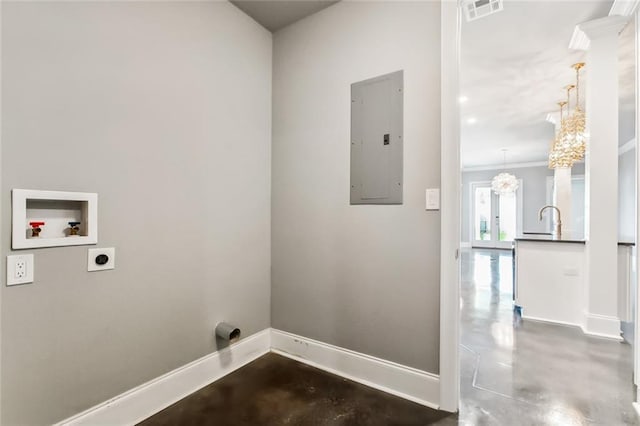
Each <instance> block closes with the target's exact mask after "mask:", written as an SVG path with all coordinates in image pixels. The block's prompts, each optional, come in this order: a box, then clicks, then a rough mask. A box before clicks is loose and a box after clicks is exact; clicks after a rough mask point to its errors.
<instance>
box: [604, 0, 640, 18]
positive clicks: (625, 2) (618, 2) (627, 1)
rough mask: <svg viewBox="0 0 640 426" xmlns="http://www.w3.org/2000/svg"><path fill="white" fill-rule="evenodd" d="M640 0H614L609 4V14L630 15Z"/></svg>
mask: <svg viewBox="0 0 640 426" xmlns="http://www.w3.org/2000/svg"><path fill="white" fill-rule="evenodd" d="M639 4H640V0H615V1H614V2H613V5H611V10H610V11H609V16H613V15H618V16H631V15H633V14H634V13H635V11H636V9H637V8H638V5H639Z"/></svg>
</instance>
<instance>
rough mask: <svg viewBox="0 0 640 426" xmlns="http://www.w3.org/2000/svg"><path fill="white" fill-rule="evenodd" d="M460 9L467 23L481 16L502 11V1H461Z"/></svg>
mask: <svg viewBox="0 0 640 426" xmlns="http://www.w3.org/2000/svg"><path fill="white" fill-rule="evenodd" d="M462 7H463V8H464V13H465V14H466V15H467V21H475V20H476V19H478V18H482V17H483V16H487V15H491V14H492V13H496V12H500V11H501V10H502V0H463V1H462Z"/></svg>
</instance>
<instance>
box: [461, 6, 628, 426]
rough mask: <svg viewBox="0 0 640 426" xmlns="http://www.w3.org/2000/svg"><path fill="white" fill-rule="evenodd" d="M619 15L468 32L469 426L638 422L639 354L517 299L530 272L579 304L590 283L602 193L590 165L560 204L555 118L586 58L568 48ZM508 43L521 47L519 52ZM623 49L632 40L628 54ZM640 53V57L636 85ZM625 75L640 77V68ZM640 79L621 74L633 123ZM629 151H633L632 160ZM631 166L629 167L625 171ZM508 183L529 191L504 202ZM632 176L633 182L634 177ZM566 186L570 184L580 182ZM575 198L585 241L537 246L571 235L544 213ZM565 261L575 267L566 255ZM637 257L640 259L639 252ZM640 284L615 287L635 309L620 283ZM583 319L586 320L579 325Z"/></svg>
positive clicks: (525, 11) (465, 260)
mask: <svg viewBox="0 0 640 426" xmlns="http://www.w3.org/2000/svg"><path fill="white" fill-rule="evenodd" d="M612 3H613V2H579V3H575V2H573V3H566V4H563V3H558V2H552V1H522V2H509V3H505V5H504V10H502V11H500V12H499V13H496V14H493V15H490V16H486V17H483V18H481V19H476V20H473V21H462V22H461V41H460V49H461V51H460V93H459V95H460V96H459V99H458V101H459V104H458V106H457V110H458V112H459V117H458V120H459V124H460V145H461V146H460V163H461V169H462V172H461V176H460V180H461V182H460V183H461V184H462V196H461V199H460V204H461V224H460V225H461V243H460V246H461V247H462V251H461V257H460V259H461V260H460V264H461V277H460V296H461V297H460V299H461V300H460V317H459V321H460V326H459V335H460V339H459V340H460V341H459V343H460V345H459V359H460V364H459V372H460V383H459V385H460V396H461V399H460V405H459V407H460V418H461V419H462V420H465V421H466V420H468V421H470V422H471V423H474V424H477V423H483V422H488V423H494V424H515V423H521V422H523V421H524V422H525V423H527V422H531V423H533V424H548V423H551V424H576V423H577V424H583V423H590V422H591V423H602V424H636V423H637V422H638V419H637V418H636V413H635V411H634V408H633V405H632V403H633V401H634V390H635V383H634V348H633V346H632V345H631V344H630V343H629V342H621V341H618V340H621V339H606V338H601V337H594V336H592V335H588V333H585V332H584V330H583V328H582V327H581V326H579V325H576V324H575V323H573V322H572V323H570V324H567V323H562V321H555V320H553V318H551V319H549V318H533V315H529V316H527V315H526V311H527V307H526V306H525V307H523V308H522V309H520V306H517V304H516V300H518V294H519V288H518V286H519V283H520V284H522V282H523V281H520V280H519V279H518V277H519V275H518V274H519V273H520V274H522V271H524V270H526V271H529V272H527V273H528V274H529V277H528V278H530V280H529V281H531V282H535V281H536V278H535V277H536V274H537V272H538V271H541V272H542V273H541V274H540V277H543V278H541V279H543V280H546V277H547V275H550V276H553V277H554V279H557V280H558V281H557V284H558V286H557V287H556V288H557V289H560V288H563V287H562V285H563V284H562V283H563V282H564V281H563V280H566V282H567V283H568V284H567V288H568V287H570V286H574V288H577V289H578V292H579V293H581V292H582V291H583V290H584V289H583V288H582V287H581V286H583V285H584V283H585V282H586V281H585V280H584V274H586V273H588V270H587V265H585V263H584V261H583V260H582V259H583V257H584V256H583V253H584V247H585V242H584V229H585V225H584V223H585V217H586V216H588V213H587V210H588V207H589V206H588V205H587V203H588V201H587V202H585V199H586V200H588V197H587V196H585V194H586V193H588V189H589V187H588V185H589V179H588V178H587V179H585V165H584V163H579V164H576V165H575V166H574V169H573V170H572V171H571V172H569V173H568V179H567V180H566V181H565V182H568V185H569V186H570V189H569V190H568V191H567V190H564V189H563V191H560V190H558V189H557V187H556V182H560V180H557V181H556V179H559V178H558V176H557V175H556V173H555V170H554V169H550V168H549V167H548V153H549V145H550V143H551V142H552V141H553V140H554V138H555V137H556V127H555V124H554V120H555V123H558V122H559V117H558V115H559V114H556V116H554V110H555V104H556V102H557V101H559V100H560V101H561V100H562V96H563V88H564V87H565V86H566V85H567V82H569V83H571V82H572V81H573V80H572V77H573V76H572V74H571V73H572V69H571V65H572V64H574V63H577V62H582V61H584V60H585V57H586V53H585V51H578V50H570V49H569V48H568V44H569V41H570V39H571V36H572V34H573V31H574V28H575V27H576V25H577V24H580V23H583V22H588V21H592V20H595V19H599V18H605V17H607V16H608V15H609V13H610V9H611V7H612ZM550 16H554V24H553V25H549V17H550ZM634 19H635V18H634ZM632 23H633V24H632V26H631V27H627V29H626V31H631V32H632V33H633V34H634V35H635V34H636V28H635V21H632ZM629 28H631V29H629ZM504 34H518V35H519V36H518V38H517V39H510V38H509V37H504ZM627 40H628V39H627ZM624 42H625V38H624V35H621V36H620V43H621V46H620V50H621V51H622V50H623V49H624V47H623V46H622V43H624ZM635 52H636V50H635V48H634V50H633V55H634V56H633V58H634V61H633V64H632V65H633V70H632V71H631V73H632V75H633V76H635V75H636V67H635V57H636V55H635ZM622 62H624V64H626V65H627V66H629V65H630V62H629V61H628V60H627V61H622ZM588 66H589V65H587V67H588ZM587 72H588V71H587ZM628 72H630V71H629V69H625V70H622V71H621V73H620V80H621V116H622V115H624V114H626V113H625V112H624V111H623V110H624V108H623V107H622V105H623V104H624V105H630V102H629V99H633V101H634V102H635V99H636V96H635V85H633V87H632V90H631V94H629V93H623V92H624V90H623V87H626V89H627V90H628V88H629V87H628V86H624V84H623V80H624V75H625V73H628ZM583 90H584V89H583ZM586 90H588V88H587V89H586ZM631 115H632V116H633V118H634V120H633V123H632V126H633V130H632V131H631V133H633V134H634V135H635V134H636V133H635V117H636V115H637V111H636V110H635V109H634V110H633V111H632V113H631ZM628 124H629V123H620V129H621V130H620V134H621V137H623V136H622V135H623V134H627V135H628V134H629V130H628V128H627V127H625V126H628ZM624 142H625V141H621V142H620V146H621V147H622V145H623V144H624ZM504 149H509V152H510V158H512V159H513V162H512V163H511V164H507V165H506V166H505V165H504V164H501V162H500V153H501V151H502V150H504ZM634 149H635V148H634ZM621 152H622V151H621ZM634 156H635V152H634ZM622 163H623V161H622V160H620V163H619V164H622ZM503 170H506V171H507V172H509V173H511V174H513V175H514V176H515V177H516V178H517V179H518V180H519V183H520V185H519V189H518V190H517V191H516V192H515V194H513V195H511V196H505V195H499V194H496V193H495V192H493V191H492V189H491V184H490V180H491V177H492V176H494V175H495V174H497V173H499V172H500V171H503ZM619 173H620V174H621V175H622V174H623V171H622V170H620V171H619ZM624 173H628V170H627V171H626V172H624ZM633 173H635V164H634V169H633ZM572 175H573V176H572ZM563 176H564V177H565V178H566V177H567V174H566V173H565V174H564V175H563ZM635 176H637V175H635ZM558 185H559V184H558ZM627 186H629V185H627ZM636 186H637V182H635V181H634V185H633V188H632V190H633V196H632V197H633V200H634V202H633V203H628V202H627V204H629V205H633V206H634V208H635V206H636V204H637V200H636V197H635V191H636ZM621 187H622V184H621ZM585 188H586V190H585ZM567 193H568V194H569V199H568V201H567V200H566V199H565V200H564V202H566V203H567V205H568V206H569V207H567V210H566V211H565V213H566V217H564V216H563V218H565V220H566V222H567V223H568V224H569V223H570V224H571V225H570V226H571V231H572V232H571V235H572V238H573V240H572V241H569V242H568V243H569V244H567V245H564V243H565V242H560V241H554V242H552V241H547V242H541V243H540V244H541V245H538V246H535V244H538V243H537V241H539V240H540V239H543V240H544V239H545V238H548V239H549V240H552V239H553V236H552V235H551V231H552V229H554V225H555V224H554V222H556V221H560V211H557V213H554V215H553V216H552V215H550V214H549V213H546V215H545V216H544V217H543V218H542V219H541V218H540V215H539V212H540V210H541V209H542V208H543V207H545V206H546V205H554V204H556V203H557V202H558V200H559V199H560V195H562V196H564V194H567ZM630 193H631V192H630ZM559 194H560V195H559ZM572 194H573V195H572ZM626 197H627V199H628V198H629V195H628V194H627V195H626ZM620 199H621V200H623V199H624V197H622V196H621V197H620ZM611 207H612V208H615V206H611ZM619 208H620V209H621V210H623V207H619ZM624 214H626V215H627V216H629V217H632V219H633V222H634V224H635V218H636V217H637V215H636V213H635V210H634V211H633V213H632V214H630V213H628V212H627V213H624ZM621 215H623V214H622V213H621ZM549 216H552V217H549ZM622 220H623V219H622V216H621V221H622ZM625 220H626V219H625ZM574 231H575V232H574ZM621 235H623V233H622V231H621ZM627 235H632V238H630V240H632V241H629V242H630V243H632V244H633V243H635V236H636V233H635V230H634V231H633V232H632V233H627ZM621 238H622V239H624V238H623V237H621ZM556 240H557V238H556ZM626 240H629V238H627V239H626ZM520 241H527V243H528V244H532V245H531V246H529V247H530V248H531V250H532V251H531V252H529V253H532V252H535V253H536V256H538V257H537V259H538V262H537V263H536V264H535V265H533V266H532V264H529V265H528V266H527V267H526V268H524V267H522V268H519V266H518V265H520V266H522V265H521V262H524V261H529V260H528V259H532V257H526V256H524V254H525V252H524V249H523V251H522V252H519V249H518V248H516V247H519V246H518V245H519V244H520ZM570 244H572V245H570ZM504 249H511V250H504ZM565 251H566V252H570V253H569V254H567V255H565V254H564V252H565ZM632 251H633V252H634V253H635V249H633V250H632ZM545 256H548V261H545V260H544V259H545ZM519 262H520V263H519ZM554 262H555V263H554ZM636 262H637V261H636V260H630V261H628V262H627V263H626V264H625V262H620V265H623V264H624V265H626V266H624V265H623V266H622V267H623V268H624V267H627V268H629V265H632V264H635V263H636ZM553 265H555V266H553ZM552 266H553V267H556V268H557V271H556V272H557V274H556V273H555V272H554V271H550V268H552ZM518 269H519V270H518ZM631 269H633V268H631ZM627 272H628V274H629V275H627V276H626V277H627V287H626V289H625V288H624V287H623V286H622V285H621V284H619V283H612V285H613V286H617V288H618V290H617V291H618V292H619V294H622V293H624V291H627V292H628V294H629V295H635V294H637V292H636V291H635V281H636V280H637V278H635V276H633V272H632V271H631V270H629V271H623V272H622V273H619V276H622V275H624V274H625V273H627ZM545 274H547V275H545ZM614 281H615V280H614ZM547 282H548V281H547ZM554 283H555V282H554ZM541 287H543V286H541ZM548 288H551V290H552V292H551V293H549V294H542V293H541V294H540V295H539V296H540V297H539V299H540V300H542V302H543V305H544V299H545V298H547V300H548V301H549V302H551V300H552V299H553V298H554V294H555V296H556V297H555V299H556V300H557V299H562V297H564V296H565V295H566V294H569V293H566V294H564V295H561V294H560V293H559V292H556V293H554V292H553V291H554V290H553V289H554V286H548ZM621 289H624V291H622V290H621ZM534 290H535V289H534ZM584 291H586V290H584ZM534 293H535V292H534ZM531 294H532V293H531V292H529V293H528V296H531ZM581 294H582V293H581ZM534 296H535V294H534ZM569 296H570V297H568V298H567V299H562V300H563V301H564V302H563V303H567V304H571V303H573V300H572V297H571V295H570V294H569ZM632 299H633V297H631V296H630V297H628V298H627V299H626V300H622V299H621V300H620V301H619V306H621V307H622V308H621V309H624V310H625V312H627V315H626V318H631V317H632V316H633V317H635V305H633V303H632V302H633V300H632ZM552 304H553V303H549V305H552ZM560 305H561V304H560ZM630 305H633V306H630ZM576 306H577V305H576ZM572 309H573V308H572ZM631 311H633V312H634V314H633V315H632V314H630V312H631ZM531 312H532V309H531V310H530V313H531ZM523 313H524V319H523ZM583 314H584V312H583V311H582V310H580V315H583ZM620 319H621V320H622V314H620ZM618 337H619V336H618ZM630 340H633V339H630ZM594 372H595V373H594ZM480 407H481V408H480ZM523 416H525V417H523Z"/></svg>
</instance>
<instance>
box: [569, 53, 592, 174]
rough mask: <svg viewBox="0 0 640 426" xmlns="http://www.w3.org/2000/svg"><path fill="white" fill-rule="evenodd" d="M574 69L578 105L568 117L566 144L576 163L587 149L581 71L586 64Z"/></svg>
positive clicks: (578, 65) (574, 66) (580, 64)
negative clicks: (581, 94) (581, 98)
mask: <svg viewBox="0 0 640 426" xmlns="http://www.w3.org/2000/svg"><path fill="white" fill-rule="evenodd" d="M572 67H573V68H574V69H575V70H576V104H575V107H574V108H573V114H570V115H569V116H568V117H567V132H566V138H567V141H566V143H567V145H569V147H570V151H571V156H572V159H573V161H574V162H576V161H580V160H582V159H583V158H584V154H585V152H586V148H587V138H586V118H585V113H584V111H583V110H582V108H580V69H581V68H583V67H584V62H578V63H577V64H573V65H572ZM567 111H568V109H567Z"/></svg>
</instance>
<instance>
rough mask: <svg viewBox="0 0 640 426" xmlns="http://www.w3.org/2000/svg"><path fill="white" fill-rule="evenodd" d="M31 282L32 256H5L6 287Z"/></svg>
mask: <svg viewBox="0 0 640 426" xmlns="http://www.w3.org/2000/svg"><path fill="white" fill-rule="evenodd" d="M32 282H33V255H32V254H18V255H14V256H7V285H8V286H9V285H16V284H27V283H32Z"/></svg>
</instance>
